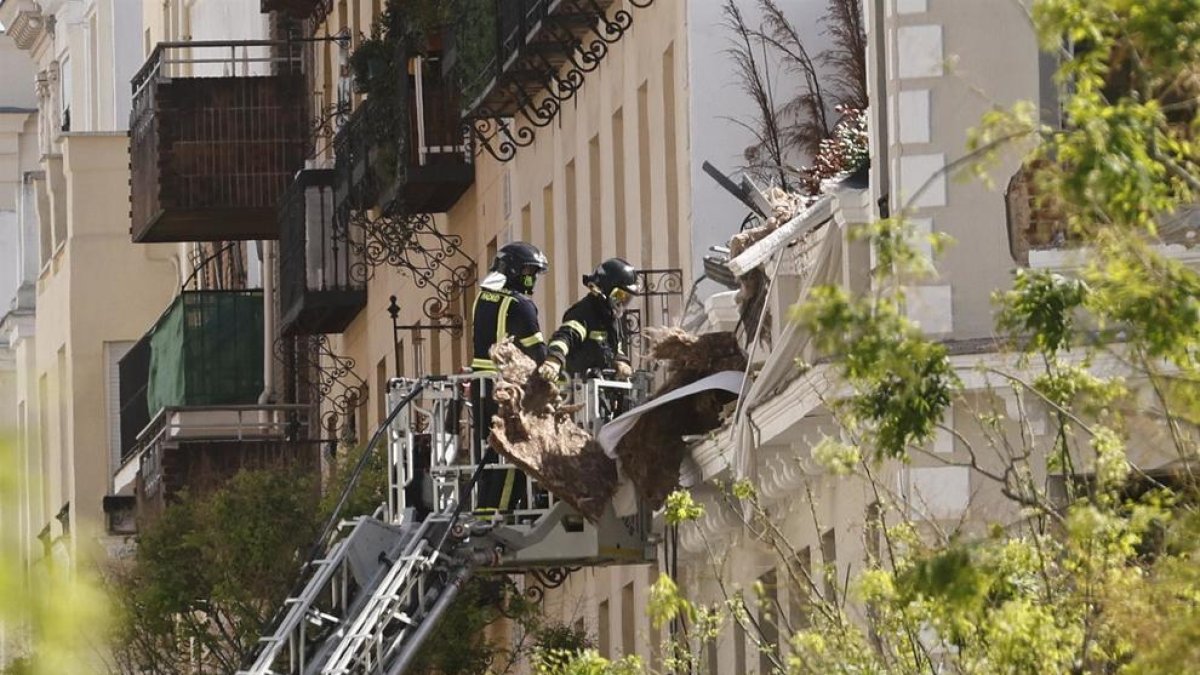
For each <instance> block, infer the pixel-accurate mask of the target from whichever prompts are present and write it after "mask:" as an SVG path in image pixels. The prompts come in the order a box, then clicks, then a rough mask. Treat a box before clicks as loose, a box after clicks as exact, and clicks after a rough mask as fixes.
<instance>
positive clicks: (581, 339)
mask: <svg viewBox="0 0 1200 675" xmlns="http://www.w3.org/2000/svg"><path fill="white" fill-rule="evenodd" d="M547 350H548V352H549V355H551V356H554V357H555V358H557V359H558V360H559V361H561V362H562V363H563V367H564V370H566V372H567V373H569V374H571V375H583V374H585V373H587V371H589V370H593V369H598V370H611V369H612V368H614V367H615V365H616V363H617V362H618V361H625V362H626V363H628V362H629V357H628V356H627V355H626V354H625V331H624V328H623V327H622V325H621V319H620V317H618V316H617V315H616V313H615V312H613V309H612V306H611V305H610V304H609V303H608V300H607V299H605V298H604V296H602V295H600V294H598V293H588V294H587V296H586V297H584V298H583V299H582V300H580V301H579V302H577V303H575V304H574V305H571V308H570V309H568V310H567V311H566V313H564V314H563V323H562V326H560V327H559V328H558V330H556V331H554V335H552V336H551V337H550V344H549V346H548V347H547Z"/></svg>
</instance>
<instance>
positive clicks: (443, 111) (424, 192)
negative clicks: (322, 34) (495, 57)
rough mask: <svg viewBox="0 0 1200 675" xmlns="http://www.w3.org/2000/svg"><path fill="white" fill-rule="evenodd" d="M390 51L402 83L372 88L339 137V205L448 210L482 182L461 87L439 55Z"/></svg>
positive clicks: (402, 49) (399, 47)
mask: <svg viewBox="0 0 1200 675" xmlns="http://www.w3.org/2000/svg"><path fill="white" fill-rule="evenodd" d="M389 46H390V47H392V48H393V49H395V51H396V53H395V56H394V58H395V59H397V60H399V63H398V64H394V65H396V67H394V68H393V69H392V72H390V73H389V74H390V75H394V76H395V77H396V79H397V83H395V85H396V86H391V85H392V83H389V86H387V87H379V88H375V89H372V90H371V91H370V92H369V93H368V97H367V99H366V100H365V101H363V103H362V104H361V105H359V106H358V109H357V110H355V111H354V113H353V114H352V115H351V116H350V118H349V119H348V120H347V121H346V123H345V124H343V125H342V126H341V128H340V129H339V130H338V132H337V135H336V136H335V137H334V142H333V146H334V153H335V170H336V172H337V183H336V194H337V197H338V201H339V206H340V207H341V208H342V210H343V211H345V210H361V209H367V208H371V207H374V206H380V207H383V208H384V209H385V210H387V211H389V212H404V213H443V212H445V211H448V210H449V209H450V207H452V206H453V205H454V204H455V202H457V201H458V198H459V197H461V196H462V194H463V193H464V192H466V190H467V188H468V187H470V185H471V183H472V181H474V179H475V169H474V166H473V165H472V164H471V152H470V151H469V149H468V147H467V142H466V141H467V137H466V134H465V132H464V129H463V125H462V122H461V118H460V109H459V108H460V105H459V96H458V93H457V89H456V87H455V86H454V85H453V82H452V81H451V80H450V79H449V78H448V77H446V76H445V75H443V73H442V68H441V65H440V64H441V56H440V54H439V53H437V52H425V53H420V52H416V51H415V50H412V49H409V48H408V47H407V46H405V45H403V44H392V45H389Z"/></svg>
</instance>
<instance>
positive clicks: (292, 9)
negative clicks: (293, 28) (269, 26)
mask: <svg viewBox="0 0 1200 675" xmlns="http://www.w3.org/2000/svg"><path fill="white" fill-rule="evenodd" d="M323 3H324V0H259V3H258V8H259V9H258V11H259V12H261V13H262V14H266V13H267V12H283V13H285V14H290V15H292V16H294V17H298V18H305V17H308V16H311V15H312V13H313V11H314V10H316V8H317V6H318V5H321V4H323Z"/></svg>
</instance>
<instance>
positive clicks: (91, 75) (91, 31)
mask: <svg viewBox="0 0 1200 675" xmlns="http://www.w3.org/2000/svg"><path fill="white" fill-rule="evenodd" d="M88 60H89V61H90V63H89V64H88V82H87V85H88V86H87V97H88V102H89V103H90V105H91V107H90V109H89V110H88V119H87V128H88V129H89V130H92V131H95V130H97V129H99V128H100V23H99V21H98V20H97V18H96V13H95V12H92V16H91V17H90V18H89V19H88Z"/></svg>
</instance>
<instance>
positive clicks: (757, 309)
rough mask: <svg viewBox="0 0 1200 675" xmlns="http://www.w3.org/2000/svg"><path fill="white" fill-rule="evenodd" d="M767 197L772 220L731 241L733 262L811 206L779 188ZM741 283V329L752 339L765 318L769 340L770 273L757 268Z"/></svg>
mask: <svg viewBox="0 0 1200 675" xmlns="http://www.w3.org/2000/svg"><path fill="white" fill-rule="evenodd" d="M764 196H765V197H766V199H767V202H768V203H770V204H771V216H770V217H769V218H767V220H766V222H765V223H763V224H762V225H760V226H758V227H752V228H750V229H748V230H745V231H743V232H739V233H737V234H735V235H733V237H732V238H730V240H729V257H730V259H733V258H736V257H738V256H739V255H741V254H742V253H743V252H745V251H746V249H748V248H750V247H751V246H753V245H754V244H756V243H758V242H759V241H762V240H763V239H764V238H766V236H767V235H769V234H771V233H772V232H774V231H775V230H777V229H779V227H780V226H782V225H783V224H784V223H786V222H788V221H789V220H791V219H792V218H795V217H796V216H797V215H798V214H799V213H800V212H801V211H803V210H804V209H805V208H807V206H808V201H807V200H806V198H805V197H804V196H802V195H798V194H792V193H789V192H784V191H783V190H781V189H779V188H777V187H773V188H771V189H770V190H768V191H767V192H766V193H765V194H764ZM738 283H739V288H738V293H737V298H736V300H737V304H738V307H739V308H740V310H741V312H740V314H741V316H740V317H739V319H740V323H741V325H742V326H744V327H745V329H746V331H747V334H748V335H753V334H754V331H755V329H756V328H757V326H758V322H759V319H760V318H761V319H762V320H763V321H765V322H766V324H765V325H764V326H763V328H764V330H763V331H762V335H763V336H764V337H765V336H769V335H770V334H771V331H770V327H771V316H770V313H769V312H768V313H764V308H765V305H766V296H767V293H766V287H767V273H766V272H765V271H764V270H763V269H761V268H756V269H754V270H751V271H750V272H749V273H747V274H745V275H743V276H742V277H741V278H740V279H738Z"/></svg>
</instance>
